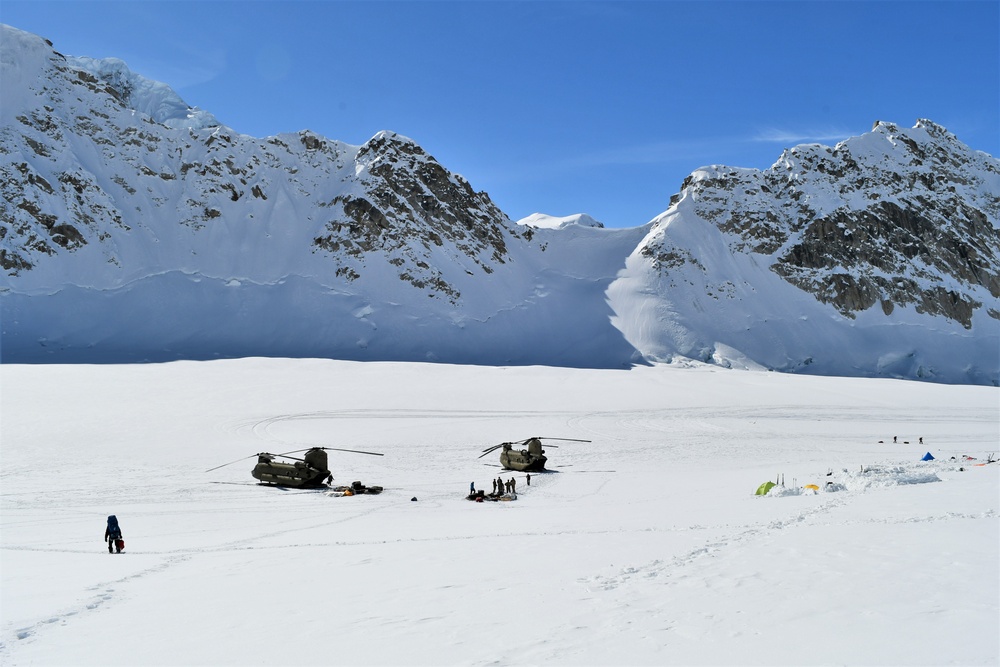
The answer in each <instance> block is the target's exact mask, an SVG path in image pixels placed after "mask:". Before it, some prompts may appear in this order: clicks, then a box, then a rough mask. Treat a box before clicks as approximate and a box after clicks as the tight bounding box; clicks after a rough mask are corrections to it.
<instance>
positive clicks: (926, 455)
mask: <svg viewBox="0 0 1000 667" xmlns="http://www.w3.org/2000/svg"><path fill="white" fill-rule="evenodd" d="M920 460H921V461H933V460H934V457H933V456H931V453H930V452H927V453H926V454H924V458H922V459H920Z"/></svg>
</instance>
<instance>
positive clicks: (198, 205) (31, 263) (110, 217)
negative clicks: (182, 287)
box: [0, 28, 530, 303]
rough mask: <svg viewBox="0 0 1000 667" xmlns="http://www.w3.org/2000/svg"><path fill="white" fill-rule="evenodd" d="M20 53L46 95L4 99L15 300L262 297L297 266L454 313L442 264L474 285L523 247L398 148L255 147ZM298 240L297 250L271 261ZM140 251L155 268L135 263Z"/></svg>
mask: <svg viewBox="0 0 1000 667" xmlns="http://www.w3.org/2000/svg"><path fill="white" fill-rule="evenodd" d="M5 29H6V30H10V29H9V28H5ZM11 34H14V32H12V33H11ZM20 34H21V35H22V36H24V35H25V33H20ZM32 38H33V36H32ZM32 38H26V39H23V40H22V42H23V43H24V44H25V48H24V49H22V51H31V53H23V52H22V53H18V54H16V57H23V58H24V59H25V60H26V61H29V62H26V63H18V64H19V65H21V66H22V67H23V68H25V69H27V68H28V67H29V65H30V61H35V63H34V64H35V67H37V68H38V69H39V70H40V72H39V73H38V75H37V76H38V80H41V81H45V82H46V83H45V85H44V86H35V87H32V88H30V89H29V90H27V91H25V90H24V89H22V90H20V91H17V92H16V91H14V90H10V91H9V92H10V95H9V99H11V100H14V101H15V102H14V103H12V104H11V105H10V109H9V115H10V116H11V118H7V117H6V115H5V124H4V125H3V126H2V128H0V155H2V156H3V159H2V160H0V193H2V195H3V199H2V202H0V266H2V268H3V270H4V271H5V273H6V274H7V276H9V277H16V278H19V279H20V280H19V281H18V283H19V285H21V286H24V285H29V284H36V285H39V286H41V285H44V284H46V281H47V279H42V278H39V279H36V275H41V274H45V273H47V270H45V269H46V267H48V268H51V269H52V270H54V271H56V272H57V273H59V274H60V275H61V276H63V278H64V279H68V280H70V281H71V282H72V281H73V280H74V278H73V275H74V272H76V274H77V275H78V276H82V275H86V278H81V279H82V280H86V281H87V282H96V284H97V285H98V286H102V287H111V286H115V285H120V284H121V283H122V281H123V280H128V279H129V278H130V277H131V276H133V275H134V274H135V273H136V272H138V271H145V272H155V271H157V270H159V271H166V270H174V269H180V270H183V271H185V272H190V273H194V272H197V273H205V274H209V275H219V276H230V275H234V274H238V275H240V276H241V277H244V278H245V277H251V278H252V279H254V280H260V281H264V282H267V281H271V280H277V279H280V278H281V277H282V276H284V275H287V274H290V273H299V272H301V271H302V270H303V261H306V262H308V263H311V264H313V265H314V268H313V269H310V270H309V273H312V274H313V275H317V276H320V277H321V278H320V279H321V280H323V278H322V276H323V275H328V276H329V278H328V279H326V282H327V283H328V284H331V285H333V284H338V285H339V284H341V283H342V282H343V281H344V280H346V281H348V282H350V281H352V280H356V279H358V278H360V277H361V276H362V275H365V274H366V273H369V274H370V273H372V272H373V271H376V272H377V271H381V270H382V267H389V268H388V269H387V270H391V271H392V272H394V273H395V274H396V277H397V278H398V279H399V280H400V281H401V283H403V284H408V285H411V286H412V287H413V288H415V289H416V290H419V291H421V292H426V293H427V294H429V295H430V296H432V297H437V298H443V299H446V300H448V301H450V302H453V303H455V302H457V301H458V300H459V299H460V296H461V290H460V289H459V287H457V286H456V285H454V284H453V281H454V278H455V275H452V274H456V272H455V271H454V270H452V271H450V272H449V271H448V270H447V268H442V266H443V265H445V264H447V263H446V262H444V261H442V260H443V257H448V258H449V259H450V260H451V261H452V262H455V263H456V264H458V265H461V266H462V269H461V271H459V272H457V275H462V276H464V275H467V274H469V273H470V272H480V273H483V274H490V273H492V272H493V271H494V270H495V269H496V267H497V266H499V265H502V264H504V263H505V262H506V261H507V260H508V247H507V246H508V244H509V242H510V241H511V240H512V239H521V238H523V237H530V232H529V231H528V230H523V229H519V228H517V227H516V226H515V225H513V224H512V223H511V222H510V220H509V219H508V218H507V217H506V215H504V213H503V212H502V211H500V210H499V209H498V208H497V207H496V206H495V205H494V204H493V202H492V201H490V198H489V196H488V195H486V194H485V193H482V192H475V191H474V190H473V189H472V187H471V186H470V185H469V183H468V182H467V181H466V180H465V179H464V178H462V177H461V176H459V175H456V174H452V173H451V172H449V171H448V170H446V169H445V168H444V167H442V166H441V165H440V164H438V163H437V161H435V160H434V158H433V157H431V156H429V155H427V154H426V153H425V152H424V151H423V149H421V148H420V146H418V145H417V144H415V143H414V142H413V141H411V140H409V139H407V138H405V137H401V136H399V135H396V134H393V133H389V132H382V133H379V134H378V135H376V136H375V137H374V138H373V139H371V140H370V141H369V142H367V143H366V144H364V145H363V146H360V147H358V146H351V145H348V144H344V143H342V142H339V141H332V140H328V139H325V138H323V137H320V136H317V135H315V134H313V133H311V132H308V131H303V132H300V133H298V134H286V135H279V136H275V137H270V138H267V139H255V138H252V137H248V136H245V135H241V134H238V133H236V132H234V131H232V130H231V129H229V128H226V127H224V126H221V125H219V124H218V123H217V121H215V119H214V117H212V116H211V115H210V114H206V113H205V112H201V111H197V110H192V109H187V108H186V107H183V103H182V102H181V101H180V99H179V98H176V95H174V94H173V92H172V91H170V90H169V88H166V87H165V86H162V84H155V82H149V81H147V80H145V79H142V78H141V77H138V76H137V75H135V74H133V73H131V72H130V71H128V69H127V67H125V65H124V63H122V62H121V61H117V60H113V59H112V60H108V61H94V60H91V59H73V58H70V59H67V58H66V57H64V56H62V55H60V54H58V53H56V52H54V51H52V50H51V48H50V47H49V46H47V45H44V44H43V43H42V40H40V39H38V38H33V39H32ZM16 57H14V56H12V58H11V59H12V60H16ZM8 67H12V65H8ZM13 78H14V79H21V77H20V76H17V77H13ZM26 78H27V77H26ZM157 86H160V88H162V89H163V90H160V89H159V88H157ZM18 93H20V94H18ZM25 93H27V94H25ZM7 98H8V96H7V95H5V104H6V99H7ZM17 102H20V103H21V104H20V105H18V104H17ZM18 107H20V108H18ZM137 111H146V112H147V113H148V114H150V115H147V114H146V113H137ZM157 114H159V117H158V116H157ZM10 121H12V122H10ZM303 234H306V235H308V238H309V239H311V246H310V245H304V246H298V247H296V248H295V249H294V250H293V251H291V252H287V251H288V250H289V248H287V247H286V245H285V242H287V241H289V240H290V237H291V236H302V235H303ZM276 238H280V239H282V240H280V241H274V240H272V239H276ZM234 242H236V243H238V245H235V246H230V247H228V248H227V247H226V245H225V244H227V243H234ZM150 243H153V244H158V245H159V250H161V251H163V252H158V253H155V254H154V255H153V256H151V255H150V253H149V244H150ZM268 246H270V251H269V252H268V253H267V254H272V255H273V256H272V257H270V258H269V259H270V260H271V261H269V262H267V263H266V265H264V266H259V267H254V266H243V267H241V268H239V269H238V270H237V266H238V265H239V264H240V262H239V257H238V253H240V252H245V251H248V250H251V248H253V249H254V251H255V252H257V253H258V254H259V253H260V252H263V251H264V249H265V248H267V247H268ZM168 248H169V251H168ZM84 250H85V252H84ZM178 253H179V255H180V257H181V258H182V260H181V262H180V265H177V264H176V263H172V262H175V261H176V259H177V254H178ZM303 253H305V255H306V256H307V258H306V259H303ZM227 254H228V256H227ZM97 255H99V256H100V259H98V260H97V261H96V263H97V264H99V265H100V266H98V267H96V270H95V266H94V263H95V261H94V259H95V256H97ZM171 255H173V256H172V257H171ZM160 260H166V261H164V263H163V264H162V265H159V266H158V265H157V262H158V261H160ZM323 263H325V264H326V267H327V268H324V267H323ZM366 267H367V268H366ZM39 268H41V269H42V270H41V271H40V272H39V271H38V269H39ZM32 270H34V271H32ZM29 271H30V272H32V273H31V274H29V273H28V272H29ZM95 273H96V274H97V275H96V276H95Z"/></svg>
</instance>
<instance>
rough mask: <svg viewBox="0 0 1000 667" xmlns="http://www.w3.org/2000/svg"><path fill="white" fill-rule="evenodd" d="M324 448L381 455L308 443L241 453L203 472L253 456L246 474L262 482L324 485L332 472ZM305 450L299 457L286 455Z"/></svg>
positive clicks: (291, 485) (330, 478)
mask: <svg viewBox="0 0 1000 667" xmlns="http://www.w3.org/2000/svg"><path fill="white" fill-rule="evenodd" d="M328 451H336V452H351V453H354V454H368V455H369V456H384V455H383V454H379V453H377V452H362V451H360V450H357V449H341V448H339V447H310V448H308V449H297V450H295V451H291V452H285V453H283V454H271V453H269V452H260V453H258V454H253V455H252V456H245V457H243V458H242V459H237V460H236V461H231V462H230V463H223V464H222V465H221V466H216V467H214V468H209V469H208V470H206V471H205V472H211V471H213V470H218V469H219V468H224V467H226V466H228V465H232V464H233V463H239V462H240V461H245V460H246V459H248V458H253V456H256V457H257V465H255V466H254V468H253V470H251V471H250V474H251V475H253V476H254V478H256V479H258V480H260V482H261V483H262V484H270V485H272V486H290V487H293V488H308V487H319V486H324V485H325V483H326V482H329V481H332V480H333V474H332V473H331V472H330V469H329V467H328V466H327V456H326V453H327V452H328ZM299 452H305V454H304V455H303V457H302V458H296V457H294V456H289V455H290V454H298V453H299ZM275 459H288V460H289V461H294V463H291V462H285V461H275Z"/></svg>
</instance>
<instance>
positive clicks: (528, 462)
mask: <svg viewBox="0 0 1000 667" xmlns="http://www.w3.org/2000/svg"><path fill="white" fill-rule="evenodd" d="M542 440H564V441H566V442H590V440H577V439H575V438H543V437H540V436H536V437H533V438H528V439H526V440H520V441H518V442H502V443H500V444H499V445H493V446H492V447H487V448H486V449H484V450H483V453H482V454H480V455H479V458H483V457H484V456H486V455H487V454H489V453H490V452H494V451H496V450H498V449H499V450H500V465H501V466H503V467H504V469H506V470H521V471H526V472H537V471H539V470H545V462H546V461H548V457H546V456H545V450H544V449H542ZM523 445H527V449H520V450H518V449H514V447H520V446H523ZM556 446H557V445H549V447H556Z"/></svg>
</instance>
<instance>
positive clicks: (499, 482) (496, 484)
mask: <svg viewBox="0 0 1000 667" xmlns="http://www.w3.org/2000/svg"><path fill="white" fill-rule="evenodd" d="M504 493H517V481H516V480H515V479H514V478H513V477H511V478H510V479H509V480H507V481H506V482H505V481H503V478H502V477H497V478H496V479H495V480H493V495H494V496H499V495H502V494H504Z"/></svg>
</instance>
